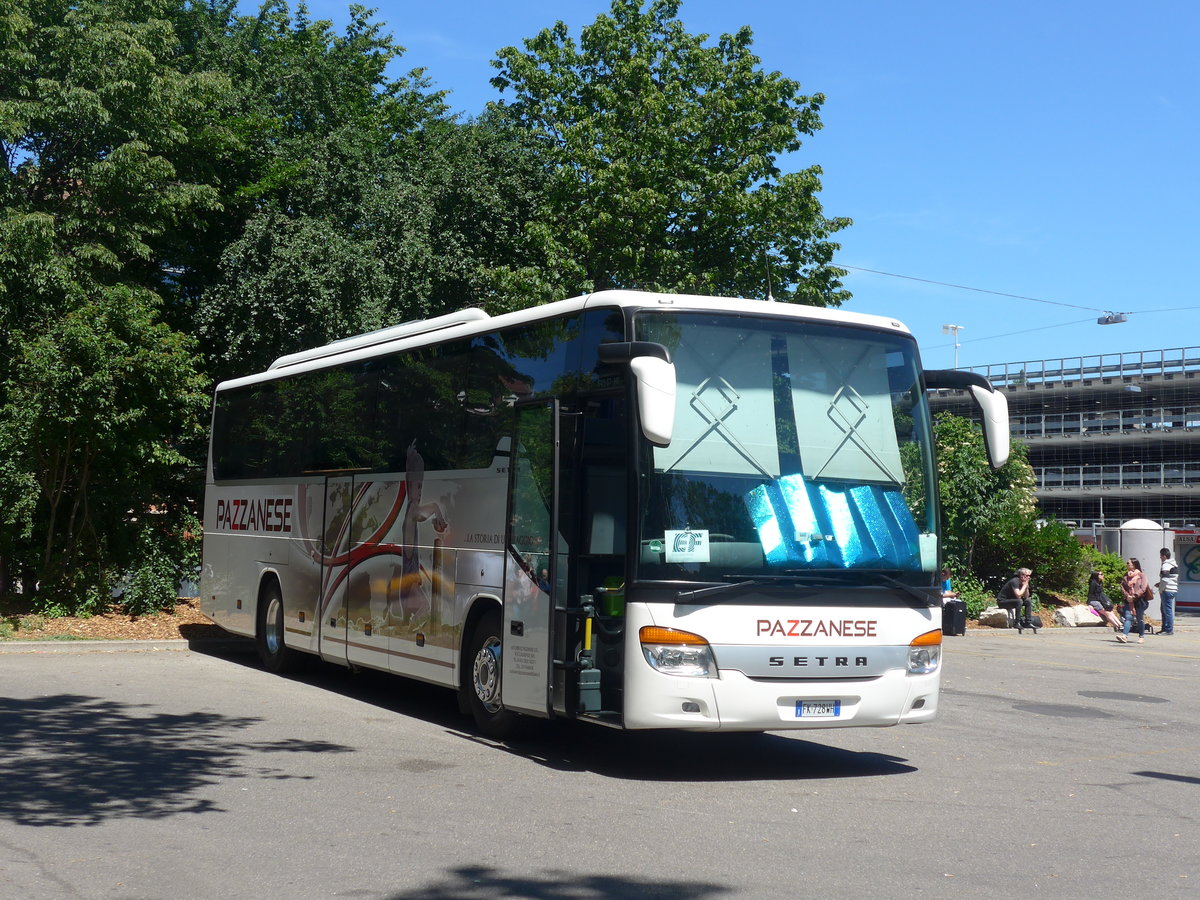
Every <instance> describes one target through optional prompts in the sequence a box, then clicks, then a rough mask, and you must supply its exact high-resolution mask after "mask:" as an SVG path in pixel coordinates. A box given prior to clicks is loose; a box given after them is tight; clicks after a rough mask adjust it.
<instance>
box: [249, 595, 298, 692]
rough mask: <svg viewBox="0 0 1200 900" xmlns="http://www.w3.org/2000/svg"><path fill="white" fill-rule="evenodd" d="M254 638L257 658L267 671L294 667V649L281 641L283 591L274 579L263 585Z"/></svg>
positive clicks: (280, 672) (279, 672)
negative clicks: (256, 645)
mask: <svg viewBox="0 0 1200 900" xmlns="http://www.w3.org/2000/svg"><path fill="white" fill-rule="evenodd" d="M256 638H257V639H256V643H257V644H258V655H259V658H260V659H261V660H262V663H263V666H264V667H265V668H266V670H267V671H268V672H275V673H276V674H282V673H284V672H287V671H289V670H291V669H292V668H294V667H295V665H296V660H297V654H296V651H294V650H289V649H288V647H287V646H286V645H285V644H284V642H283V591H281V590H280V589H279V585H278V584H277V583H276V582H275V581H269V582H268V583H267V584H265V585H264V586H263V591H262V596H261V597H260V598H259V601H258V628H257V630H256Z"/></svg>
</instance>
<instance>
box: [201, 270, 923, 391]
mask: <svg viewBox="0 0 1200 900" xmlns="http://www.w3.org/2000/svg"><path fill="white" fill-rule="evenodd" d="M595 307H619V308H638V309H673V310H681V311H682V310H696V311H712V312H727V313H738V314H743V315H752V316H783V317H788V318H798V319H809V320H813V321H819V322H826V323H830V324H842V325H851V326H855V327H861V328H871V329H877V330H883V331H892V332H896V333H899V334H909V333H910V332H909V330H908V328H907V327H905V325H904V324H902V323H901V322H899V321H898V320H896V319H890V318H887V317H884V316H873V315H867V314H865V313H856V312H846V311H843V310H840V309H826V308H824V307H820V306H802V305H799V304H795V303H777V302H774V301H770V300H745V299H741V298H735V297H702V296H699V295H695V294H659V293H651V292H648V291H629V290H610V291H597V292H595V293H592V294H584V295H582V296H579V297H573V298H571V299H569V300H560V301H557V302H555V303H547V304H543V305H541V306H535V307H531V308H530V309H523V310H518V311H516V312H511V313H504V314H503V315H499V316H490V315H488V314H487V313H486V312H484V311H483V310H481V309H477V308H475V307H468V308H466V309H462V310H459V311H458V312H454V313H450V314H448V315H444V316H437V317H435V318H432V319H421V320H416V321H411V322H404V323H401V324H399V325H392V326H390V327H387V328H382V329H379V330H378V331H371V332H367V333H366V334H360V335H355V336H353V337H348V338H342V339H341V340H337V341H333V342H331V343H329V344H325V345H323V346H320V347H313V348H311V349H308V350H301V351H299V352H297V353H289V354H286V355H284V356H281V357H279V358H278V359H276V360H275V361H274V362H273V363H271V365H270V366H269V367H268V369H267V370H266V371H265V372H259V373H256V374H253V375H246V376H243V377H240V378H233V379H230V380H228V381H223V382H221V383H220V384H219V385H217V390H218V391H221V390H227V389H229V388H235V387H241V386H243V385H247V384H254V383H257V382H260V381H270V380H272V379H275V378H280V377H283V376H285V375H290V374H293V373H297V372H305V371H310V370H314V369H323V368H326V367H327V366H331V365H335V364H337V363H343V362H355V361H358V360H362V359H369V358H371V357H374V356H380V355H383V354H386V353H392V352H395V351H398V350H408V349H412V348H415V347H422V346H425V345H427V344H431V343H436V342H439V341H444V340H456V339H460V338H469V337H473V336H475V335H478V334H486V333H487V332H490V331H498V330H500V329H503V328H508V327H510V326H514V325H524V324H528V323H530V322H537V321H541V320H543V319H549V318H553V317H554V316H561V315H568V314H570V313H573V312H581V311H583V310H584V309H590V308H595Z"/></svg>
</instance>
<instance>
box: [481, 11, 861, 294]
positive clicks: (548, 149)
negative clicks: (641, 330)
mask: <svg viewBox="0 0 1200 900" xmlns="http://www.w3.org/2000/svg"><path fill="white" fill-rule="evenodd" d="M679 5H680V4H679V0H651V2H648V3H643V0H613V3H612V7H611V12H610V13H609V14H608V15H601V16H599V17H597V18H596V20H595V22H594V23H592V24H591V25H590V26H586V27H584V28H583V29H582V32H581V33H580V36H579V40H578V42H576V40H575V39H574V38H573V37H571V36H570V34H569V33H568V30H567V26H566V25H565V24H564V23H562V22H558V23H557V24H555V25H554V26H553V27H551V28H548V29H545V30H543V31H542V32H540V33H539V34H538V35H536V36H535V37H533V38H530V39H528V40H526V41H525V42H524V50H520V49H518V48H516V47H506V48H504V49H502V50H500V51H499V53H498V59H496V60H495V61H494V62H493V65H494V66H495V68H496V69H497V70H498V74H497V75H496V77H495V78H493V79H492V84H493V85H495V86H496V87H497V88H498V89H500V91H501V92H502V93H503V92H511V94H512V100H505V101H501V102H500V103H498V104H495V105H494V106H493V107H492V108H493V111H494V112H496V113H497V114H499V115H502V116H504V117H505V118H506V119H507V120H508V121H510V122H512V123H514V124H515V125H517V126H518V127H520V128H522V129H525V130H527V131H528V132H529V133H531V134H532V135H534V136H535V138H536V140H537V143H538V147H539V149H540V151H541V152H542V154H543V155H544V158H545V161H546V165H547V166H548V169H549V172H550V174H551V183H550V194H549V197H548V202H547V203H546V204H544V205H543V206H542V207H541V208H540V209H539V210H538V211H537V213H536V216H535V218H534V220H533V221H531V222H530V223H529V225H528V234H529V235H530V237H531V238H532V239H533V240H535V241H536V242H537V243H538V244H539V246H540V250H541V252H542V254H543V255H544V258H545V261H546V266H545V270H546V271H547V272H552V273H555V275H556V276H557V281H558V285H557V286H558V288H559V291H561V292H564V293H568V294H569V293H578V292H580V291H584V290H590V289H597V290H599V289H603V288H610V287H625V288H641V289H646V290H666V291H682V292H692V293H700V294H730V295H734V296H754V297H766V296H767V295H768V293H773V294H774V295H775V296H776V297H777V298H779V299H781V300H788V301H792V302H799V303H809V304H813V305H822V306H823V305H834V306H836V305H837V304H839V303H840V302H842V300H844V299H845V298H846V297H848V296H849V294H848V293H847V292H846V291H845V290H844V289H843V288H842V284H841V281H840V280H839V279H841V278H842V277H843V276H844V275H845V272H844V270H842V269H838V268H836V267H835V266H833V265H832V262H831V261H832V258H833V253H834V251H835V250H837V249H838V245H837V244H834V243H832V242H830V241H829V237H830V236H831V235H832V234H834V233H835V232H837V231H839V230H841V229H842V228H844V227H846V226H847V225H849V224H850V222H849V220H848V219H829V218H826V217H825V215H824V213H823V211H822V208H821V204H820V202H819V200H818V199H817V194H818V193H819V191H820V187H821V185H820V179H819V176H820V175H821V170H820V168H819V167H817V166H810V167H809V168H807V169H804V170H802V171H799V172H791V173H787V174H782V173H781V171H780V169H779V166H778V158H779V156H780V155H781V154H785V153H791V152H794V151H796V150H798V149H799V148H800V146H801V136H807V135H812V134H814V133H815V132H816V131H817V130H818V129H820V127H821V121H820V109H821V105H822V104H823V103H824V99H825V98H824V97H823V96H822V95H820V94H813V95H810V96H806V95H803V94H801V93H800V85H799V83H797V82H795V81H793V80H791V79H789V78H786V77H784V76H783V75H781V74H780V73H779V72H764V71H763V70H762V68H761V67H760V60H759V59H758V57H757V56H755V55H754V54H753V53H752V52H751V49H750V47H751V44H752V35H751V32H750V30H749V29H748V28H742V29H740V30H739V31H738V32H737V33H735V34H723V35H721V36H720V37H719V38H718V39H717V40H716V41H715V42H710V41H709V39H708V36H707V35H703V34H690V33H689V32H688V31H687V30H686V29H685V27H684V25H683V22H682V21H680V19H679V18H678V11H679ZM768 268H769V270H770V274H769V276H768Z"/></svg>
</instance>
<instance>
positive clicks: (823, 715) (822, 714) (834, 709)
mask: <svg viewBox="0 0 1200 900" xmlns="http://www.w3.org/2000/svg"><path fill="white" fill-rule="evenodd" d="M841 714H842V701H841V700H797V701H796V718H798V719H836V718H837V717H838V716H840V715H841Z"/></svg>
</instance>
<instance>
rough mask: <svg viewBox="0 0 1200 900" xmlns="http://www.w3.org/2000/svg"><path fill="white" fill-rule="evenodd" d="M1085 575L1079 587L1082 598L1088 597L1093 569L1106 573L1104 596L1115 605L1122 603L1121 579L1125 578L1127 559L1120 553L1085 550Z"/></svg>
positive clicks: (1088, 547)
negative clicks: (1089, 580)
mask: <svg viewBox="0 0 1200 900" xmlns="http://www.w3.org/2000/svg"><path fill="white" fill-rule="evenodd" d="M1083 564H1084V569H1083V573H1082V575H1081V576H1080V579H1079V584H1078V585H1077V590H1078V593H1079V595H1080V596H1081V597H1084V598H1086V597H1087V589H1088V578H1089V577H1091V574H1092V569H1099V570H1100V571H1101V572H1103V573H1104V594H1105V596H1107V597H1108V599H1109V600H1111V601H1112V602H1113V603H1120V602H1121V599H1122V598H1121V579H1122V578H1124V577H1125V571H1126V568H1125V559H1124V557H1122V556H1121V555H1120V554H1119V553H1101V552H1100V551H1099V550H1097V549H1096V548H1095V547H1090V546H1084V548H1083Z"/></svg>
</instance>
